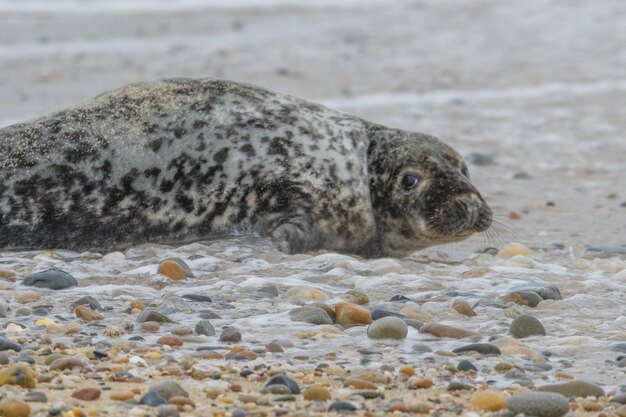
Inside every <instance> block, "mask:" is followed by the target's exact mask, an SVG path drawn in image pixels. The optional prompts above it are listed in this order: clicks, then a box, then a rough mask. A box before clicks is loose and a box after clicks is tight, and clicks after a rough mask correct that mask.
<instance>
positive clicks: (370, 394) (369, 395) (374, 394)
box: [352, 390, 385, 400]
mask: <svg viewBox="0 0 626 417" xmlns="http://www.w3.org/2000/svg"><path fill="white" fill-rule="evenodd" d="M352 395H358V396H359V397H363V398H365V399H366V400H371V399H374V398H385V394H384V393H382V392H380V391H376V390H367V391H357V392H355V393H353V394H352Z"/></svg>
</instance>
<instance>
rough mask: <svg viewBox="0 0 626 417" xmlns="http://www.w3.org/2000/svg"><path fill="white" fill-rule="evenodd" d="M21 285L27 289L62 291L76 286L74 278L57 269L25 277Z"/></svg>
mask: <svg viewBox="0 0 626 417" xmlns="http://www.w3.org/2000/svg"><path fill="white" fill-rule="evenodd" d="M22 285H26V286H28V287H37V288H48V289H50V290H63V289H65V288H70V287H75V286H76V285H78V282H77V281H76V278H74V277H73V276H71V275H70V274H68V273H67V272H65V271H62V270H60V269H57V268H52V269H48V270H46V271H42V272H37V273H36V274H30V275H27V276H26V277H25V278H24V280H23V281H22Z"/></svg>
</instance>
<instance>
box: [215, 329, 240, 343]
mask: <svg viewBox="0 0 626 417" xmlns="http://www.w3.org/2000/svg"><path fill="white" fill-rule="evenodd" d="M220 341H221V342H234V343H239V342H241V332H240V331H239V330H236V329H233V328H232V327H227V328H225V329H224V330H222V334H221V335H220Z"/></svg>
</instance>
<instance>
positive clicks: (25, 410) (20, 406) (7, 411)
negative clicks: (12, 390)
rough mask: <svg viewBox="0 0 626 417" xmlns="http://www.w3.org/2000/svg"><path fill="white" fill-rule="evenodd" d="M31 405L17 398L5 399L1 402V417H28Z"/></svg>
mask: <svg viewBox="0 0 626 417" xmlns="http://www.w3.org/2000/svg"><path fill="white" fill-rule="evenodd" d="M29 414H30V405H28V404H27V403H26V402H24V401H21V400H18V399H16V398H5V399H3V400H2V401H0V416H4V417H28V416H29Z"/></svg>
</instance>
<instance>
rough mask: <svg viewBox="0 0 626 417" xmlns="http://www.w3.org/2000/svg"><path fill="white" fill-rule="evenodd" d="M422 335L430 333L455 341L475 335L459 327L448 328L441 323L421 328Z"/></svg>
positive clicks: (429, 324) (428, 324)
mask: <svg viewBox="0 0 626 417" xmlns="http://www.w3.org/2000/svg"><path fill="white" fill-rule="evenodd" d="M420 333H430V334H432V335H433V336H437V337H450V338H453V339H463V338H464V337H468V336H473V335H474V334H475V333H473V332H470V331H468V330H465V329H460V328H458V327H453V326H448V325H447V324H440V323H426V324H425V325H423V326H422V327H421V328H420Z"/></svg>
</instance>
